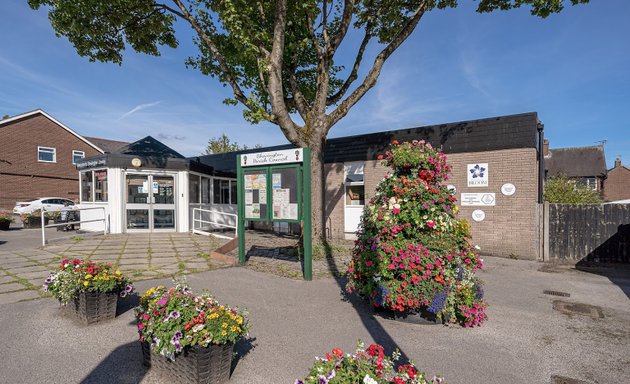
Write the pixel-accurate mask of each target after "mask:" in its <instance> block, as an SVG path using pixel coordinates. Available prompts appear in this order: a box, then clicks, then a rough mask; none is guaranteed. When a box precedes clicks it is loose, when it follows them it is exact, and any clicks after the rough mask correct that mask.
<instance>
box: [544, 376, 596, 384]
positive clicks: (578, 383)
mask: <svg viewBox="0 0 630 384" xmlns="http://www.w3.org/2000/svg"><path fill="white" fill-rule="evenodd" d="M551 384H589V383H588V382H586V381H583V380H578V379H572V378H570V377H564V376H557V375H553V376H551Z"/></svg>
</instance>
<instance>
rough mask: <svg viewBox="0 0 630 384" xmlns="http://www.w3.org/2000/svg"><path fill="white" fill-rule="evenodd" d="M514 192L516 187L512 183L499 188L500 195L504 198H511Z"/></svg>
mask: <svg viewBox="0 0 630 384" xmlns="http://www.w3.org/2000/svg"><path fill="white" fill-rule="evenodd" d="M515 192H516V186H514V184H512V183H505V184H503V185H502V186H501V193H502V194H504V195H505V196H512V195H513V194H514V193H515Z"/></svg>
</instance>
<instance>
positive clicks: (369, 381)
mask: <svg viewBox="0 0 630 384" xmlns="http://www.w3.org/2000/svg"><path fill="white" fill-rule="evenodd" d="M363 384H378V383H377V382H376V380H374V379H373V378H371V377H370V375H367V374H366V375H365V377H364V378H363Z"/></svg>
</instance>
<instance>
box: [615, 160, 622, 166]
mask: <svg viewBox="0 0 630 384" xmlns="http://www.w3.org/2000/svg"><path fill="white" fill-rule="evenodd" d="M619 167H621V157H618V158H616V159H615V168H619Z"/></svg>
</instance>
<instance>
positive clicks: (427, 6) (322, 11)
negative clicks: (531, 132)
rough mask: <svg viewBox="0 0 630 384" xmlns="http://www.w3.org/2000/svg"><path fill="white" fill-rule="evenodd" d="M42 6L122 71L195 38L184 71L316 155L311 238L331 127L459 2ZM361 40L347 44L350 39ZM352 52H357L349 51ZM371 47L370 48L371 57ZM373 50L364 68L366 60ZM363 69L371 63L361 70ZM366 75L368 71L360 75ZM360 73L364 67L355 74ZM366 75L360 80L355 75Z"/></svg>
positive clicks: (69, 1) (545, 9)
mask: <svg viewBox="0 0 630 384" xmlns="http://www.w3.org/2000/svg"><path fill="white" fill-rule="evenodd" d="M569 2H570V3H571V4H574V5H575V4H578V3H586V2H588V0H570V1H565V0H479V1H478V7H477V11H478V12H492V11H494V10H508V9H512V8H518V7H521V6H529V7H530V9H531V13H532V14H533V15H535V16H540V17H543V18H544V17H547V16H549V15H550V14H551V13H555V12H560V11H561V10H562V9H563V7H564V4H565V3H569ZM28 3H29V5H30V6H31V7H32V8H34V9H38V8H39V7H42V6H44V7H47V8H48V12H49V14H48V16H49V19H50V22H51V24H52V26H53V28H54V30H55V32H56V34H57V35H58V36H66V37H67V38H68V40H69V41H70V42H71V43H72V44H73V45H74V47H75V48H76V50H77V52H78V53H79V54H80V55H81V56H86V57H88V58H89V59H90V60H92V61H96V60H98V61H104V62H113V63H117V64H121V63H122V61H123V52H124V50H125V49H126V48H127V47H131V48H132V49H134V50H135V51H137V52H142V53H146V54H149V55H156V56H158V55H159V54H160V46H167V47H172V48H174V47H177V45H178V40H177V38H176V35H175V29H176V27H177V28H180V27H182V28H184V27H188V28H190V29H191V30H192V31H193V34H194V36H195V37H194V40H195V43H196V45H197V47H198V53H197V55H194V56H192V57H190V58H188V60H187V61H186V65H187V66H189V67H192V68H196V69H198V70H199V71H201V72H202V73H203V74H206V75H209V76H212V77H214V78H216V79H218V81H219V82H221V84H223V85H224V86H228V87H230V88H231V90H232V93H233V97H230V98H228V99H226V100H225V103H226V104H230V105H237V104H241V105H242V106H244V109H243V115H244V118H245V119H246V120H247V121H249V122H251V123H257V122H260V121H269V122H271V123H274V124H276V125H278V126H279V128H280V130H281V131H282V133H283V134H284V136H285V137H286V138H287V140H288V141H289V142H291V143H292V144H294V145H296V146H298V147H309V148H310V149H311V154H312V166H311V173H312V177H311V179H312V180H313V184H312V188H313V194H312V196H313V202H312V205H313V209H314V215H313V233H314V236H315V237H318V236H321V237H322V238H323V233H324V231H323V223H324V213H323V212H324V210H323V196H324V183H323V159H324V153H323V152H324V146H325V142H326V137H327V135H328V132H329V131H330V129H331V128H332V127H333V126H334V125H335V124H336V123H337V122H339V121H340V120H341V119H343V118H344V117H345V116H346V115H347V114H348V112H349V111H350V109H351V108H352V107H353V106H354V105H355V104H356V103H357V102H358V101H359V100H360V99H361V98H362V97H363V96H364V95H365V94H366V93H367V92H368V91H369V90H370V89H371V88H372V87H374V85H376V82H377V80H378V78H379V76H380V73H381V70H382V68H383V65H384V64H385V62H386V61H387V60H388V59H389V57H390V56H391V55H392V54H393V53H394V52H395V51H396V50H397V49H398V48H399V47H400V46H401V45H402V43H403V42H404V41H405V40H406V39H407V38H408V37H409V36H410V35H411V34H412V32H413V31H414V30H415V28H416V27H417V25H418V23H419V22H420V20H421V18H422V17H423V16H424V15H425V14H426V13H427V12H429V11H432V10H435V9H444V8H453V7H456V6H457V4H458V1H457V0H404V1H403V0H387V1H382V0H322V1H319V0H318V1H316V0H300V1H288V0H267V1H264V0H221V1H213V0H108V1H106V0H101V1H98V0H28ZM350 30H354V31H355V33H356V34H358V35H359V36H360V39H359V40H360V42H359V43H358V44H356V43H355V42H352V41H349V42H347V43H345V44H343V50H344V51H345V53H346V54H344V55H343V56H344V57H346V58H348V61H342V60H341V58H340V56H342V55H339V54H337V53H338V50H339V48H340V47H342V42H344V40H345V39H346V36H347V35H348V31H350ZM353 44H354V47H353ZM370 47H374V48H375V49H374V48H373V49H370ZM368 52H376V54H375V55H374V56H373V57H370V60H366V57H365V55H366V53H368ZM366 62H367V64H366ZM364 67H365V68H364ZM360 69H362V70H361V71H360ZM360 73H365V75H364V76H362V78H361V79H359V74H360Z"/></svg>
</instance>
